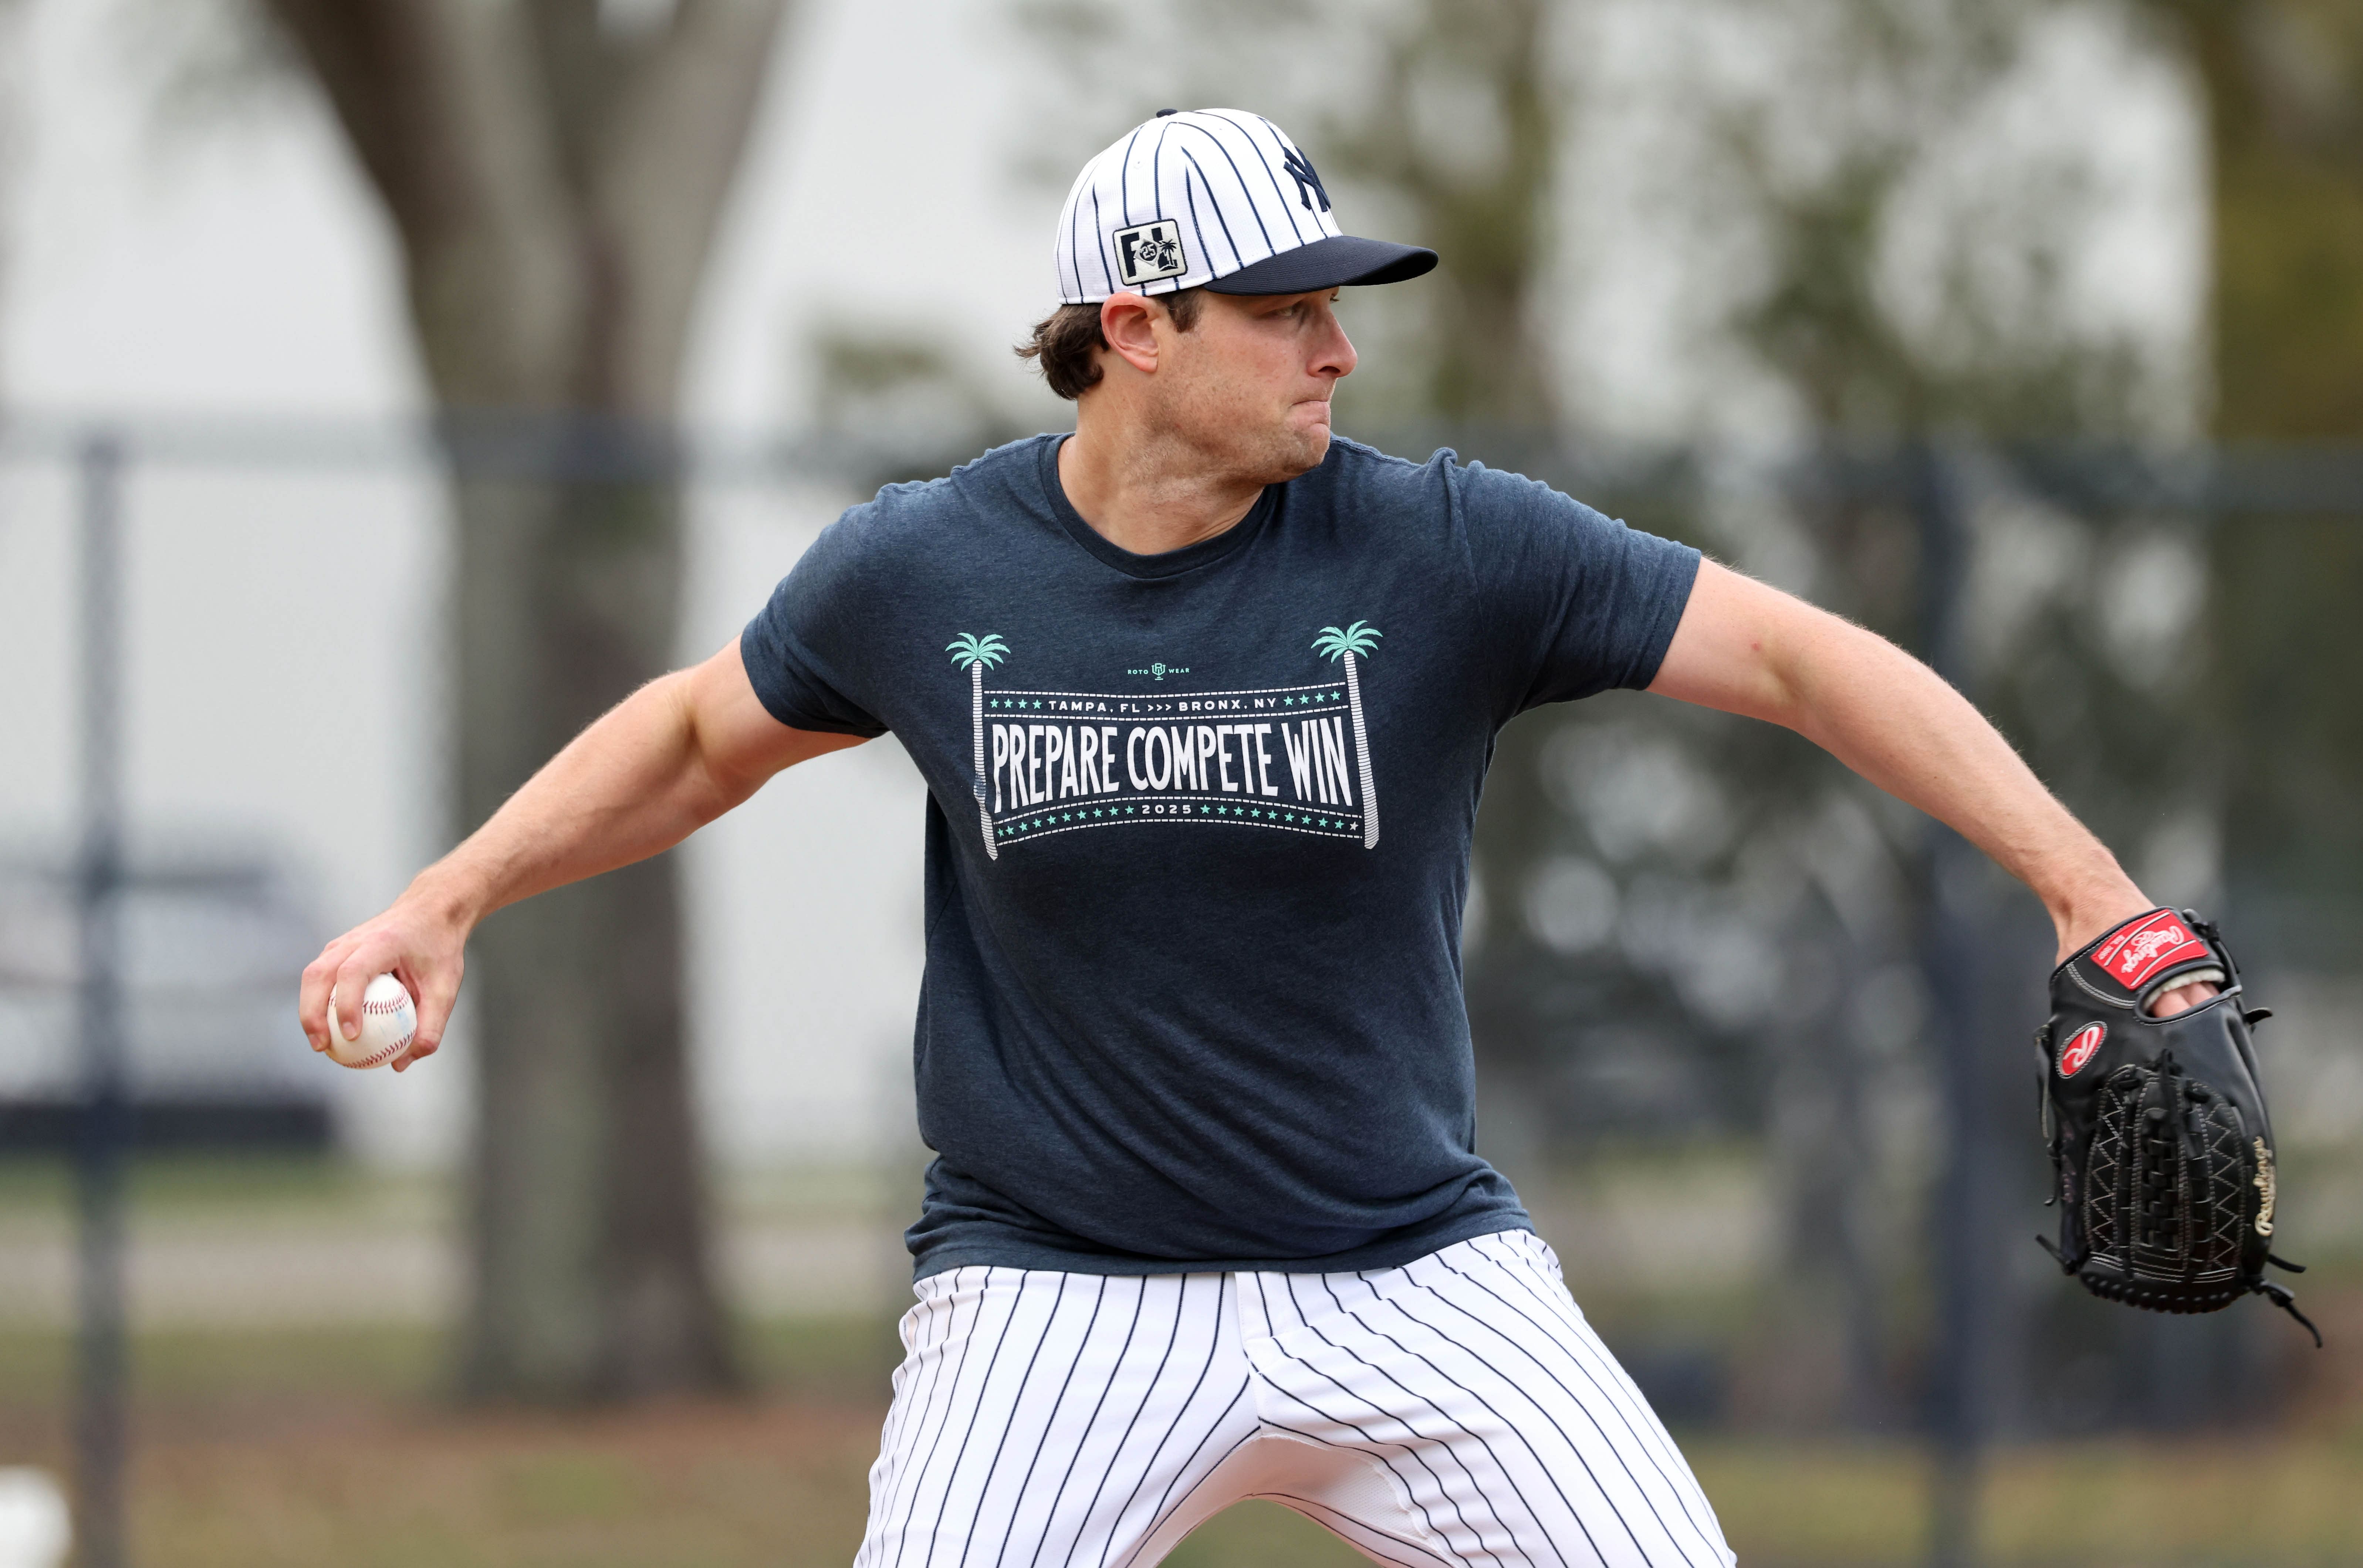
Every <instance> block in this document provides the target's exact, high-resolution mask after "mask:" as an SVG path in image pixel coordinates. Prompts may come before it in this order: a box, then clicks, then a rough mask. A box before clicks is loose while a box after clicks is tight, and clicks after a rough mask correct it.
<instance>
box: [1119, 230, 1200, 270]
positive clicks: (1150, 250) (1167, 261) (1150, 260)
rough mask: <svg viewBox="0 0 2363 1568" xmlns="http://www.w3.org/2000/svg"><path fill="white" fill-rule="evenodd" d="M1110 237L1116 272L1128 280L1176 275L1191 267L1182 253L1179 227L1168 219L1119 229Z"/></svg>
mask: <svg viewBox="0 0 2363 1568" xmlns="http://www.w3.org/2000/svg"><path fill="white" fill-rule="evenodd" d="M1111 238H1113V239H1114V240H1115V265H1116V271H1119V272H1121V273H1122V274H1124V281H1125V282H1127V283H1146V282H1153V281H1154V280H1156V279H1159V278H1178V277H1180V276H1181V275H1182V273H1184V272H1186V271H1189V270H1190V263H1189V260H1188V259H1187V258H1185V257H1184V256H1183V255H1182V226H1181V225H1180V224H1178V223H1176V222H1174V221H1173V220H1172V219H1171V218H1159V219H1158V220H1157V221H1156V222H1155V223H1144V224H1136V225H1134V226H1132V227H1130V228H1120V229H1117V230H1116V231H1115V234H1114V235H1112V236H1111Z"/></svg>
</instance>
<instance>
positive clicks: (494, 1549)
mask: <svg viewBox="0 0 2363 1568" xmlns="http://www.w3.org/2000/svg"><path fill="white" fill-rule="evenodd" d="M742 1343H743V1345H744V1348H745V1350H746V1353H747V1360H748V1363H749V1368H750V1370H751V1371H752V1373H753V1374H754V1375H755V1376H756V1377H757V1379H758V1380H759V1384H760V1393H758V1394H755V1395H751V1396H750V1397H747V1398H744V1399H737V1400H718V1401H700V1402H694V1403H682V1404H674V1405H665V1406H659V1407H655V1408H644V1409H638V1410H632V1411H623V1412H616V1411H589V1410H584V1411H573V1412H565V1411H559V1412H551V1411H525V1410H490V1411H486V1410H468V1409H463V1408H460V1406H458V1405H457V1404H456V1403H454V1402H452V1401H451V1400H449V1398H448V1397H444V1396H443V1394H441V1393H439V1392H438V1390H442V1389H444V1388H446V1387H447V1385H446V1384H445V1382H444V1380H443V1369H444V1368H445V1367H446V1366H447V1365H448V1348H447V1346H446V1343H445V1342H444V1341H443V1339H442V1338H441V1336H439V1335H438V1334H436V1333H434V1332H431V1331H426V1330H388V1329H357V1328H342V1329H335V1330H326V1329H324V1330H316V1331H301V1332H288V1331H274V1332H261V1331H205V1332H195V1331H190V1332H172V1333H150V1334H143V1335H141V1336H140V1337H139V1342H138V1343H137V1346H136V1364H137V1375H138V1379H139V1418H138V1421H137V1425H136V1429H135V1436H136V1459H135V1471H134V1489H133V1496H134V1497H135V1499H136V1510H137V1512H136V1525H135V1529H136V1544H137V1547H138V1560H139V1562H141V1563H142V1564H143V1565H147V1568H233V1565H235V1568H298V1565H304V1568H310V1565H314V1564H318V1563H325V1562H336V1563H339V1564H350V1565H355V1568H429V1565H430V1564H432V1565H437V1568H543V1565H549V1568H557V1565H558V1564H561V1563H563V1564H578V1565H582V1568H627V1565H646V1568H738V1565H741V1564H744V1565H748V1568H752V1565H753V1564H757V1563H763V1564H770V1565H772V1568H819V1565H821V1564H838V1565H842V1564H844V1563H846V1562H849V1561H850V1560H851V1556H852V1552H853V1549H854V1546H855V1545H856V1543H857V1542H858V1540H859V1539H860V1529H861V1521H862V1514H863V1510H864V1507H865V1503H866V1480H865V1476H866V1472H867V1470H868V1467H869V1464H870V1463H871V1459H872V1458H873V1457H874V1455H875V1452H876V1444H877V1441H878V1434H879V1426H880V1422H881V1420H882V1418H883V1415H884V1399H883V1396H884V1389H885V1378H886V1375H887V1373H888V1371H889V1370H891V1367H892V1364H893V1356H894V1353H895V1346H894V1343H893V1329H892V1325H891V1324H890V1323H888V1322H886V1321H884V1320H881V1319H876V1318H860V1319H832V1320H798V1321H782V1322H771V1323H764V1324H758V1325H750V1326H749V1328H748V1329H747V1331H746V1332H745V1335H744V1338H743V1341H742ZM70 1348H71V1347H70V1342H69V1341H68V1340H67V1338H66V1336H64V1335H63V1334H61V1333H58V1332H55V1331H41V1332H34V1331H12V1332H6V1333H0V1463H27V1462H30V1463H44V1464H50V1465H61V1463H62V1460H63V1455H64V1452H65V1449H64V1431H65V1420H64V1409H65V1407H64V1403H63V1396H64V1394H65V1374H66V1368H67V1366H68V1365H69V1364H70V1363H69V1351H70ZM1684 1448H1685V1450H1686V1451H1687V1452H1689V1453H1690V1455H1691V1456H1692V1463H1694V1465H1695V1466H1696V1468H1697V1470H1698V1473H1699V1476H1700V1479H1701V1481H1702V1482H1703V1485H1705V1487H1706V1490H1707V1493H1708V1495H1709V1496H1711V1497H1712V1498H1713V1499H1714V1503H1715V1506H1716V1508H1717V1510H1718V1512H1719V1513H1720V1515H1721V1516H1722V1518H1723V1520H1724V1523H1725V1529H1726V1531H1727V1533H1728V1535H1729V1537H1730V1539H1731V1541H1732V1544H1733V1546H1734V1547H1735V1549H1736V1550H1737V1551H1739V1553H1740V1556H1741V1560H1742V1561H1743V1562H1746V1563H1747V1564H1749V1565H1750V1568H1884V1565H1890V1564H1893V1565H1899V1568H1900V1565H1903V1564H1907V1563H1915V1562H1919V1561H1921V1560H1922V1556H1923V1546H1922V1531H1923V1529H1924V1524H1923V1519H1924V1513H1923V1509H1924V1506H1925V1470H1924V1467H1923V1462H1922V1459H1921V1456H1920V1455H1919V1454H1918V1453H1917V1452H1915V1451H1914V1449H1913V1448H1912V1447H1911V1446H1909V1445H1908V1444H1905V1443H1902V1442H1896V1443H1872V1442H1863V1443H1845V1442H1829V1441H1781V1440H1779V1439H1771V1438H1762V1437H1741V1436H1730V1435H1721V1434H1718V1435H1702V1434H1689V1435H1686V1437H1685V1439H1684ZM1986 1498H1987V1505H1988V1507H1987V1510H1986V1537H1985V1551H1986V1555H1985V1559H1984V1561H1985V1562H1987V1563H1989V1564H1990V1565H1991V1568H2067V1565H2069V1564H2074V1565H2075V1568H2232V1565H2235V1564H2236V1565H2239V1568H2318V1565H2319V1568H2327V1565H2330V1564H2352V1563H2354V1562H2357V1561H2363V1544H2358V1542H2363V1425H2358V1424H2357V1422H2355V1421H2354V1420H2352V1419H2345V1420H2325V1421H2319V1422H2315V1423H2313V1424H2312V1425H2311V1426H2309V1427H2308V1428H2307V1429H2306V1430H2296V1431H2291V1432H2279V1433H2264V1432H2258V1433H2245V1434H2232V1435H2218V1436H2214V1437H2210V1438H2207V1439H2202V1440H2190V1441H2172V1442H2166V1441H2107V1442H2088V1443H2073V1444H2049V1445H2044V1446H2040V1447H2029V1448H2020V1449H2011V1450H2005V1451H2003V1452H2001V1453H2000V1454H1998V1455H1997V1456H1996V1458H1995V1460H1994V1462H1993V1463H1992V1465H1991V1469H1990V1472H1989V1475H1988V1481H1987V1486H1986ZM1170 1561H1171V1562H1174V1563H1175V1564H1177V1568H1281V1565H1282V1564H1305V1565H1309V1568H1322V1565H1325V1564H1333V1563H1334V1564H1345V1563H1350V1562H1356V1561H1359V1559H1357V1558H1356V1557H1355V1556H1354V1554H1353V1553H1351V1552H1350V1551H1348V1550H1347V1549H1346V1548H1344V1547H1343V1546H1341V1545H1339V1544H1338V1543H1337V1542H1336V1541H1334V1540H1331V1539H1330V1538H1329V1537H1327V1536H1326V1535H1325V1534H1323V1533H1322V1532H1321V1531H1320V1530H1318V1529H1315V1527H1314V1526H1312V1525H1310V1524H1308V1523H1306V1522H1305V1521H1304V1520H1302V1519H1300V1518H1296V1517H1295V1516H1293V1515H1291V1514H1288V1513H1286V1512H1285V1511H1283V1510H1281V1509H1280V1508H1277V1507H1271V1506H1270V1505H1260V1504H1259V1505H1253V1506H1248V1507H1240V1508H1236V1509H1233V1510H1232V1511H1231V1512H1229V1513H1227V1514H1226V1515H1224V1516H1223V1517H1222V1518H1218V1519H1216V1520H1215V1521H1214V1522H1213V1523H1212V1524H1210V1525H1209V1526H1207V1527H1206V1528H1205V1529H1202V1530H1201V1531H1200V1532H1199V1533H1198V1534H1197V1535H1196V1536H1194V1537H1193V1538H1192V1539H1191V1540H1190V1541H1188V1542H1187V1543H1185V1545H1184V1546H1183V1547H1182V1550H1181V1551H1179V1552H1177V1553H1176V1554H1175V1556H1174V1557H1173V1558H1172V1559H1171V1560H1170Z"/></svg>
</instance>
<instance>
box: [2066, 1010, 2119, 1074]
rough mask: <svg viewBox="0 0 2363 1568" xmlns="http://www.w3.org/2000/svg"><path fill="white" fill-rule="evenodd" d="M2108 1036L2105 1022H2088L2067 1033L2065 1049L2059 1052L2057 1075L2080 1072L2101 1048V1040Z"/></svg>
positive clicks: (2107, 1027)
mask: <svg viewBox="0 0 2363 1568" xmlns="http://www.w3.org/2000/svg"><path fill="white" fill-rule="evenodd" d="M2108 1037H2109V1026H2108V1025H2107V1024H2105V1023H2088V1024H2086V1025H2085V1026H2084V1027H2083V1028H2081V1029H2080V1030H2078V1031H2077V1032H2075V1033H2073V1034H2071V1035H2069V1037H2068V1047H2067V1049H2066V1050H2064V1051H2062V1052H2060V1053H2059V1076H2060V1077H2063V1078H2072V1077H2075V1076H2076V1075H2077V1074H2078V1073H2080V1072H2082V1071H2083V1070H2084V1065H2085V1064H2086V1063H2087V1062H2090V1061H2091V1059H2092V1057H2093V1055H2094V1054H2095V1053H2097V1052H2098V1051H2099V1050H2100V1049H2101V1042H2102V1041H2103V1040H2106V1039H2107V1038H2108Z"/></svg>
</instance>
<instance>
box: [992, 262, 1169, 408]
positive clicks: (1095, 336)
mask: <svg viewBox="0 0 2363 1568" xmlns="http://www.w3.org/2000/svg"><path fill="white" fill-rule="evenodd" d="M1148 298H1151V299H1154V300H1156V301H1157V302H1158V303H1159V304H1162V305H1163V306H1164V307H1165V314H1166V315H1170V316H1171V317H1172V318H1173V325H1174V326H1175V327H1176V328H1178V329H1179V330H1181V331H1183V332H1188V331H1190V330H1191V329H1192V328H1193V327H1195V326H1197V325H1198V313H1199V312H1200V311H1201V310H1203V309H1204V307H1205V304H1206V301H1205V296H1204V292H1203V291H1201V290H1198V289H1182V290H1181V291H1179V292H1178V293H1170V294H1152V295H1149V296H1148ZM1107 346H1108V340H1107V335H1106V334H1105V333H1104V332H1102V331H1101V330H1100V307H1099V306H1097V305H1095V304H1062V305H1060V306H1059V308H1058V309H1057V310H1054V311H1052V312H1051V313H1050V314H1049V315H1046V316H1044V317H1043V318H1042V319H1041V320H1040V321H1037V322H1036V323H1035V324H1034V337H1033V339H1032V341H1030V342H1026V343H1020V344H1019V345H1018V346H1017V357H1018V358H1019V359H1031V360H1033V361H1035V362H1036V363H1037V364H1038V365H1039V366H1041V368H1042V379H1043V380H1044V381H1048V382H1049V383H1050V390H1051V391H1052V392H1057V393H1058V394H1059V396H1060V397H1063V398H1066V399H1067V400H1069V401H1070V402H1071V401H1073V400H1074V399H1076V398H1079V397H1081V396H1082V395H1083V394H1084V393H1085V392H1089V391H1091V390H1092V389H1093V387H1095V386H1097V385H1099V384H1100V361H1099V354H1100V350H1101V349H1103V348H1106V347H1107Z"/></svg>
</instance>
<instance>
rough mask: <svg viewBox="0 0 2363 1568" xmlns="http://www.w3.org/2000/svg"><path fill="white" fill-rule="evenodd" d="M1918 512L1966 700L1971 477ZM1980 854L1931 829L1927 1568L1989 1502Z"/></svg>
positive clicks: (1938, 617)
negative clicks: (1935, 1166)
mask: <svg viewBox="0 0 2363 1568" xmlns="http://www.w3.org/2000/svg"><path fill="white" fill-rule="evenodd" d="M1912 501H1913V512H1914V517H1915V520H1916V522H1917V524H1918V531H1919V547H1920V573H1919V576H1920V584H1919V586H1920V626H1921V638H1922V641H1923V652H1924V654H1925V657H1926V658H1927V661H1928V665H1929V668H1932V669H1934V670H1935V671H1936V673H1937V674H1938V675H1939V676H1941V677H1943V678H1944V679H1946V680H1947V682H1948V683H1950V684H1951V685H1952V686H1953V688H1954V689H1955V690H1959V691H1961V692H1962V693H1963V694H1964V695H1967V694H1968V691H1969V684H1970V681H1969V660H1968V648H1967V646H1966V636H1965V631H1966V629H1965V627H1964V626H1963V624H1962V615H1963V611H1964V608H1965V605H1964V601H1965V599H1966V597H1967V588H1968V580H1969V547H1970V540H1969V525H1968V519H1967V517H1966V516H1965V515H1964V508H1963V498H1962V495H1961V490H1960V476H1959V474H1958V472H1957V471H1956V469H1955V465H1954V463H1953V462H1952V461H1951V460H1950V458H1948V457H1947V454H1946V453H1945V452H1943V451H1942V450H1940V449H1938V448H1936V447H1931V446H1923V447H1920V448H1919V449H1918V450H1917V451H1915V452H1914V455H1913V465H1912ZM1975 853H1976V852H1975V851H1973V850H1972V849H1970V847H1969V845H1967V844H1966V843H1964V842H1963V841H1962V839H1961V838H1960V836H1959V835H1958V834H1956V833H1954V832H1953V831H1952V830H1951V829H1949V828H1947V827H1945V826H1943V825H1942V824H1940V823H1930V824H1929V825H1928V831H1927V838H1926V844H1925V867H1924V871H1925V888H1926V904H1925V909H1924V911H1923V918H1922V923H1921V930H1920V954H1921V966H1922V974H1923V977H1924V982H1925V985H1926V987H1927V991H1928V997H1929V1000H1930V1002H1931V1003H1932V1004H1933V1006H1932V1009H1931V1017H1932V1025H1933V1032H1934V1036H1935V1038H1934V1042H1933V1043H1934V1044H1935V1046H1936V1057H1937V1070H1936V1084H1937V1094H1938V1099H1939V1106H1940V1109H1939V1113H1938V1114H1939V1118H1940V1120H1941V1121H1942V1123H1943V1126H1944V1129H1945V1164H1944V1168H1943V1170H1942V1171H1941V1172H1940V1174H1939V1175H1938V1177H1937V1182H1936V1193H1935V1202H1934V1203H1933V1205H1932V1206H1931V1214H1930V1220H1931V1223H1932V1225H1933V1227H1934V1230H1935V1243H1936V1257H1935V1264H1936V1281H1935V1283H1936V1346H1935V1350H1936V1354H1935V1356H1934V1358H1933V1364H1932V1373H1933V1375H1932V1377H1931V1381H1930V1387H1929V1389H1928V1395H1929V1400H1928V1420H1929V1435H1930V1438H1931V1444H1930V1447H1931V1451H1932V1452H1931V1454H1930V1458H1931V1462H1932V1463H1931V1466H1930V1476H1929V1482H1930V1492H1929V1519H1928V1525H1929V1530H1928V1535H1929V1540H1928V1547H1929V1561H1930V1562H1931V1563H1932V1564H1933V1565H1934V1568H1970V1564H1972V1563H1974V1562H1976V1561H1977V1559H1978V1555H1979V1553H1978V1533H1979V1532H1978V1516H1979V1492H1980V1478H1981V1476H1980V1472H1981V1458H1982V1453H1981V1451H1982V1449H1983V1447H1984V1442H1985V1436H1986V1432H1985V1428H1986V1413H1987V1397H1986V1395H1987V1391H1986V1387H1985V1384H1986V1380H1987V1368H1988V1366H1989V1364H1990V1362H1991V1358H1990V1357H1989V1356H1988V1355H1987V1353H1986V1351H1987V1347H1988V1341H1989V1336H1990V1332H1991V1315H1992V1301H1991V1296H1990V1291H1991V1284H1990V1281H1989V1279H1988V1277H1987V1275H1988V1262H1989V1260H1988V1256H1987V1254H1988V1253H1989V1252H1990V1251H1991V1249H1990V1248H1989V1247H1988V1246H1987V1245H1986V1244H1985V1240H1986V1229H1987V1227H1986V1219H1987V1207H1988V1206H1987V1201H1986V1194H1987V1189H1988V1187H1989V1186H1990V1180H1989V1173H1988V1171H1987V1169H1986V1166H1987V1164H1988V1160H1987V1143H1988V1131H1989V1130H1988V1128H1987V1126H1986V1108H1985V1087H1984V1086H1985V1073H1984V1069H1983V1066H1982V1061H1981V1057H1982V1055H1983V1053H1984V1051H1985V1050H1986V1049H1987V1044H1988V1043H1987V1042H1986V1041H1984V1040H1983V1039H1982V1038H1981V1037H1980V1029H1979V1012H1980V1006H1979V1003H1980V998H1981V993H1982V986H1981V983H1980V976H1981V973H1982V969H1983V965H1982V963H1981V962H1980V959H1981V957H1982V948H1983V944H1982V943H1981V942H1980V936H1979V933H1978V931H1977V930H1976V928H1975V926H1974V925H1973V923H1972V922H1970V921H1969V920H1968V919H1965V918H1964V912H1965V911H1963V910H1962V909H1961V907H1960V900H1961V898H1962V896H1963V895H1964V894H1965V893H1966V891H1967V883H1968V879H1969V876H1970V875H1971V874H1973V872H1974V870H1975V867H1974V866H1973V865H1971V864H1969V862H1971V861H1973V860H1974V858H1975Z"/></svg>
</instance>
